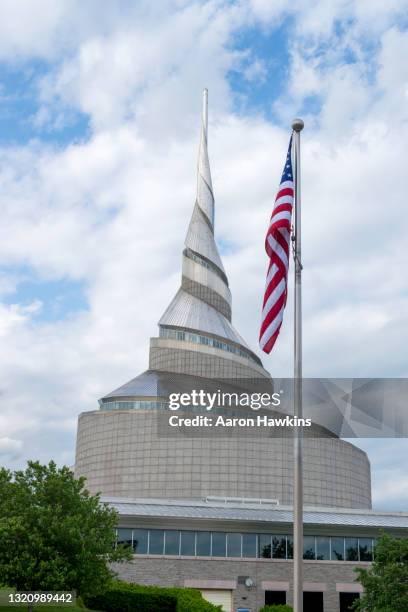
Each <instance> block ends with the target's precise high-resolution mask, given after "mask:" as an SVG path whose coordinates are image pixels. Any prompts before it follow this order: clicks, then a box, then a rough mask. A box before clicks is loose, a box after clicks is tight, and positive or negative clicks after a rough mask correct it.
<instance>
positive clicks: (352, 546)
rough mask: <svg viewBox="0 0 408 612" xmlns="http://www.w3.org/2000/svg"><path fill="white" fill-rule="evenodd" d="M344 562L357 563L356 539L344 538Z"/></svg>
mask: <svg viewBox="0 0 408 612" xmlns="http://www.w3.org/2000/svg"><path fill="white" fill-rule="evenodd" d="M346 561H358V547H357V538H346Z"/></svg>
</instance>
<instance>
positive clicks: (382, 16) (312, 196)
mask: <svg viewBox="0 0 408 612" xmlns="http://www.w3.org/2000/svg"><path fill="white" fill-rule="evenodd" d="M407 57H408V0H389V1H388V2H386V3H384V2H383V1H382V0H371V1H370V2H367V1H365V0H320V1H316V0H291V1H290V2H289V1H288V0H238V1H236V2H227V1H222V0H210V1H208V2H198V1H195V2H194V1H187V0H162V1H161V2H160V3H151V2H148V1H147V0H139V1H127V0H126V1H125V0H117V1H116V2H110V3H105V4H104V6H103V10H101V5H100V2H98V1H97V0H88V1H87V2H81V1H80V0H59V2H54V1H53V0H37V1H35V0H2V2H1V3H0V209H1V223H0V400H1V409H0V464H1V465H4V466H7V467H9V468H10V469H16V468H19V467H21V466H23V465H24V463H25V461H26V460H27V459H39V460H40V461H43V462H45V461H49V460H50V459H51V458H53V459H55V460H56V461H57V462H58V463H59V464H67V465H73V463H74V451H75V435H76V423H77V416H78V414H79V413H80V412H83V411H85V410H94V409H96V408H97V399H98V398H100V397H102V396H103V395H105V394H106V393H108V392H110V391H111V390H112V389H115V388H117V387H118V386H120V385H121V384H123V383H124V382H126V381H127V380H129V379H131V378H133V377H134V376H136V375H137V374H138V373H140V372H141V371H143V370H145V369H146V368H147V365H148V348H149V338H150V337H152V336H155V335H157V321H158V320H159V318H160V316H161V315H162V313H163V311H164V310H165V308H166V306H167V305H168V303H169V301H170V300H171V298H172V297H173V295H174V293H175V291H176V290H177V288H178V286H179V283H180V264H181V251H182V245H183V241H184V237H185V232H186V229H187V225H188V221H189V217H190V214H191V211H192V207H193V204H194V200H195V187H196V157H197V151H198V140H199V132H200V112H201V94H202V89H203V87H208V89H209V105H210V107H209V154H210V162H211V168H212V176H213V185H214V191H215V199H216V239H217V242H218V245H219V247H220V251H221V254H222V257H223V262H224V266H225V268H226V271H227V273H228V276H229V280H230V287H231V290H232V295H233V322H234V326H235V327H236V328H237V329H238V330H239V332H240V333H241V335H242V336H243V337H244V338H245V339H246V341H247V343H248V344H249V345H250V346H251V347H252V348H253V349H254V350H257V349H256V347H257V337H258V329H259V322H260V311H261V301H262V293H263V288H264V281H265V271H266V266H267V261H266V255H265V253H264V250H263V240H264V235H265V231H266V228H267V225H268V221H269V217H270V214H271V210H272V206H273V201H274V197H275V192H276V187H277V185H278V183H279V179H280V174H281V171H282V166H283V161H284V159H285V155H286V150H287V144H288V139H289V134H290V124H291V120H292V118H293V117H294V116H299V115H300V116H302V118H303V119H304V121H305V129H304V132H303V133H302V193H303V196H302V208H303V219H302V231H303V236H302V245H303V265H304V274H303V285H304V289H303V304H304V317H303V326H304V339H303V344H304V348H303V354H304V362H303V363H304V374H305V376H310V377H406V376H407V374H408V363H407V344H408V315H407V313H408V285H407V273H406V270H407V264H408V261H407V260H408V254H407V248H406V245H407V240H408V206H407V204H406V194H407V192H408V184H407V183H408V173H407V169H406V142H407V137H408V63H407V61H406V58H407ZM292 308H293V302H292V297H291V292H290V296H289V300H288V305H287V312H286V314H285V321H284V325H283V327H282V331H281V335H280V338H279V340H278V342H277V344H276V346H275V348H274V350H273V352H272V354H271V355H270V356H263V357H262V358H263V362H264V365H265V367H266V368H267V369H268V370H269V371H270V372H271V374H272V376H278V377H281V376H288V375H290V374H291V371H292V358H293V357H292V326H291V316H292ZM358 445H359V446H361V447H362V448H364V449H365V450H366V451H367V452H368V454H369V458H370V460H371V464H372V472H373V502H374V507H375V508H378V509H391V510H408V473H407V470H406V468H405V466H404V464H405V465H406V456H407V450H408V441H407V440H388V441H385V440H359V441H358Z"/></svg>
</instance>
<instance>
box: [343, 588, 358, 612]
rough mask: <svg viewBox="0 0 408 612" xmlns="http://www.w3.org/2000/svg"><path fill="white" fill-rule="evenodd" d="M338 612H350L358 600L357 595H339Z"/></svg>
mask: <svg viewBox="0 0 408 612" xmlns="http://www.w3.org/2000/svg"><path fill="white" fill-rule="evenodd" d="M339 595H340V612H352V610H353V607H352V606H353V603H354V602H355V601H356V600H357V599H359V598H360V594H359V593H339Z"/></svg>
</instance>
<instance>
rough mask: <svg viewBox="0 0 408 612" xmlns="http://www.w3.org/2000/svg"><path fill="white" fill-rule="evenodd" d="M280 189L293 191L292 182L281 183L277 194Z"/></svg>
mask: <svg viewBox="0 0 408 612" xmlns="http://www.w3.org/2000/svg"><path fill="white" fill-rule="evenodd" d="M281 189H293V181H283V183H281V184H280V185H279V188H278V193H279V191H280V190H281Z"/></svg>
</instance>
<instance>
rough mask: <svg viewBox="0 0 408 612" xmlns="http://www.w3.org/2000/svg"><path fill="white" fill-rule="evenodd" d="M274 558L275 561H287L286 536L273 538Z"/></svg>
mask: <svg viewBox="0 0 408 612" xmlns="http://www.w3.org/2000/svg"><path fill="white" fill-rule="evenodd" d="M272 557H273V558H274V559H286V536H279V535H276V536H273V538H272Z"/></svg>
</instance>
